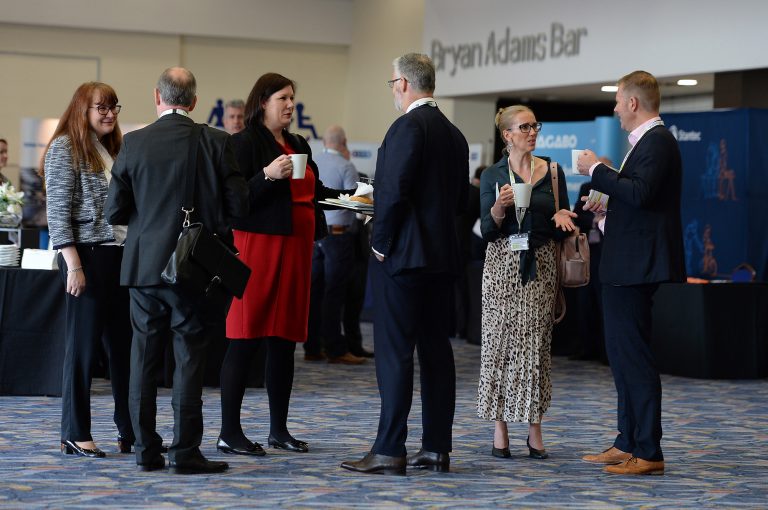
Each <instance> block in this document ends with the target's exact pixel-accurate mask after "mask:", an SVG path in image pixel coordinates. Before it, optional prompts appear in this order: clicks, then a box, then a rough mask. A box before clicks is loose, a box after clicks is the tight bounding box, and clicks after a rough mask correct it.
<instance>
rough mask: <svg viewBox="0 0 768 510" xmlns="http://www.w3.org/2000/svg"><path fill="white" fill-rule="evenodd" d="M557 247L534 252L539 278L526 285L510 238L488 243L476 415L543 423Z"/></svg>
mask: <svg viewBox="0 0 768 510" xmlns="http://www.w3.org/2000/svg"><path fill="white" fill-rule="evenodd" d="M555 285H556V266H555V243H554V242H553V241H549V242H548V243H547V244H545V245H544V246H541V247H539V248H537V249H536V278H535V279H534V280H533V281H529V282H528V283H527V284H525V285H523V284H522V281H521V279H520V252H519V251H517V252H516V251H512V250H510V247H509V241H508V239H507V238H502V239H499V240H497V241H494V242H492V243H489V244H488V249H487V251H486V256H485V266H484V267H483V297H482V313H483V315H482V325H483V327H482V348H481V356H480V383H479V387H478V392H477V415H478V416H479V417H480V418H482V419H485V420H497V421H506V422H523V423H540V422H541V418H542V416H543V415H544V413H545V412H546V410H547V408H549V403H550V401H551V399H552V381H551V379H550V374H551V370H552V356H551V352H550V346H551V344H552V325H553V320H552V308H553V306H554V304H555Z"/></svg>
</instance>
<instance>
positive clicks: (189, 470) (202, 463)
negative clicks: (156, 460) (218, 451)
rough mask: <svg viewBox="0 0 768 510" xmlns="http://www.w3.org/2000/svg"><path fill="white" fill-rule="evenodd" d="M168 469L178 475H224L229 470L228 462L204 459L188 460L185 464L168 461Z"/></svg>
mask: <svg viewBox="0 0 768 510" xmlns="http://www.w3.org/2000/svg"><path fill="white" fill-rule="evenodd" d="M168 467H169V468H170V469H171V472H172V473H176V474H177V475H198V474H212V473H223V472H224V471H226V470H227V469H228V468H229V464H227V463H226V462H219V461H216V460H208V459H206V458H204V457H201V458H197V459H192V460H187V461H184V462H176V461H173V460H171V461H168Z"/></svg>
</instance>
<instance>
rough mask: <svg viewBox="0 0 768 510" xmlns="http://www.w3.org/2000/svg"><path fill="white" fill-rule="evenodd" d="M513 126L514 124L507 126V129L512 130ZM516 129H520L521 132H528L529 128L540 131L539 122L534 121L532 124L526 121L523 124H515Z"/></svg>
mask: <svg viewBox="0 0 768 510" xmlns="http://www.w3.org/2000/svg"><path fill="white" fill-rule="evenodd" d="M514 128H515V126H512V127H511V128H507V131H512V130H513V129H514ZM517 129H519V130H520V132H521V133H530V132H531V129H533V130H534V131H536V132H537V133H538V132H539V131H541V122H534V123H533V124H529V123H528V122H526V123H525V124H520V125H519V126H517Z"/></svg>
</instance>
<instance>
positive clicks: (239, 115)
mask: <svg viewBox="0 0 768 510" xmlns="http://www.w3.org/2000/svg"><path fill="white" fill-rule="evenodd" d="M222 123H223V124H224V131H226V132H227V133H229V134H230V135H234V134H235V133H239V132H240V131H242V130H243V129H245V103H244V102H243V100H242V99H232V100H231V101H227V104H225V105H224V118H223V119H222Z"/></svg>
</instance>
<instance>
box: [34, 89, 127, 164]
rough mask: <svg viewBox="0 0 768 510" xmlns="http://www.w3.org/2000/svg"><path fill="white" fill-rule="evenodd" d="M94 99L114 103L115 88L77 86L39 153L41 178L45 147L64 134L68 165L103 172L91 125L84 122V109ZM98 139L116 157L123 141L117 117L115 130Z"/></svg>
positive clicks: (102, 102) (115, 97) (111, 104)
mask: <svg viewBox="0 0 768 510" xmlns="http://www.w3.org/2000/svg"><path fill="white" fill-rule="evenodd" d="M95 98H98V99H100V104H103V105H106V106H114V105H116V104H117V93H115V89H113V88H112V87H110V86H109V85H107V84H106V83H101V82H97V81H89V82H87V83H83V84H82V85H80V86H79V87H77V90H75V93H74V94H73V95H72V100H71V101H70V102H69V106H67V109H66V110H64V113H63V114H62V116H61V119H59V125H58V126H56V131H54V132H53V136H52V137H51V140H50V141H49V142H48V146H47V147H46V148H45V152H43V157H42V159H41V161H40V175H41V176H43V177H44V174H45V155H46V153H47V152H48V148H49V147H50V146H51V143H52V142H53V141H54V140H55V139H56V138H58V137H60V136H62V135H67V136H68V137H69V139H70V141H71V143H72V165H73V166H74V167H76V168H77V167H79V166H81V165H82V164H83V163H86V166H87V167H88V171H90V172H96V173H99V172H103V171H104V160H102V158H101V156H99V152H98V150H96V145H95V144H94V143H93V139H92V138H91V126H90V124H89V122H88V108H89V107H90V106H91V102H92V101H93V100H94V99H95ZM100 141H101V144H102V145H103V146H104V148H105V149H107V152H108V153H109V155H110V156H112V157H113V158H115V157H117V153H118V152H120V145H121V144H122V143H123V134H122V133H121V132H120V125H119V124H118V121H117V119H115V129H113V130H112V132H111V133H109V134H108V135H105V136H104V137H103V138H102V139H101V140H100Z"/></svg>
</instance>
